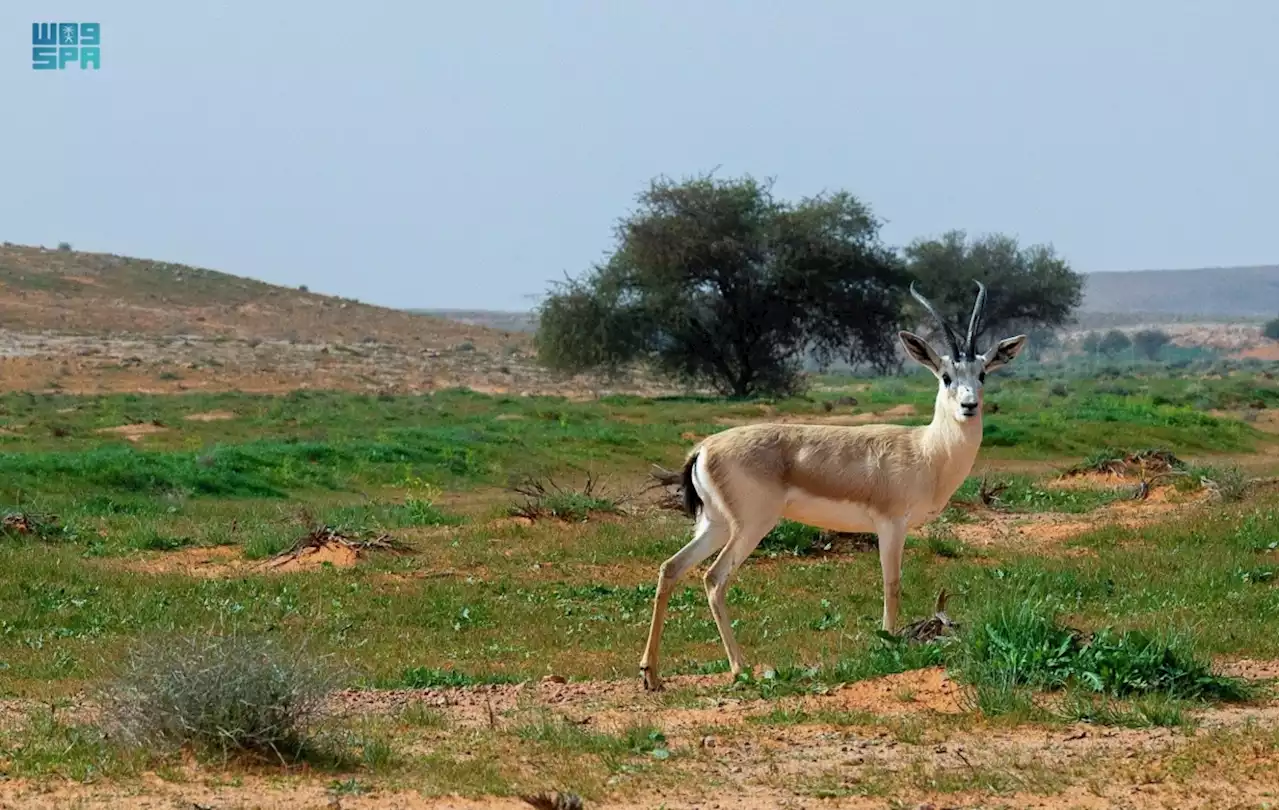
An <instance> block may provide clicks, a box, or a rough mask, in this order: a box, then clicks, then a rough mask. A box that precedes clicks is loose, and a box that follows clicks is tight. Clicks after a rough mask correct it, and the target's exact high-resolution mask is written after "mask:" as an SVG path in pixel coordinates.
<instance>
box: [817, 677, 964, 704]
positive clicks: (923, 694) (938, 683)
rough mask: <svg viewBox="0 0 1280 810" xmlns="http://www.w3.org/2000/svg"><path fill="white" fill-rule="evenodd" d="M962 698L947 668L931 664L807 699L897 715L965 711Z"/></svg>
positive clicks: (852, 684) (958, 686)
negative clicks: (818, 697) (832, 693)
mask: <svg viewBox="0 0 1280 810" xmlns="http://www.w3.org/2000/svg"><path fill="white" fill-rule="evenodd" d="M963 700H964V698H963V690H962V689H961V687H960V685H959V684H957V683H956V682H955V681H953V680H951V678H950V677H949V676H948V675H947V671H946V670H945V669H943V668H942V667H930V668H929V669H917V670H912V671H910V672H902V673H899V674H897V675H886V676H885V677H882V678H872V679H870V680H866V681H858V682H857V683H851V684H849V685H847V686H845V687H843V688H842V689H839V690H838V691H836V693H835V694H834V695H831V696H829V697H824V698H821V699H819V700H811V701H807V702H811V703H813V705H814V707H815V708H824V709H830V708H834V707H833V706H831V703H832V702H835V703H837V704H839V707H840V708H841V709H844V710H846V711H864V712H871V713H873V714H891V715H896V714H908V713H913V712H921V711H929V712H939V713H942V714H959V713H961V712H963V711H965V708H964V704H963Z"/></svg>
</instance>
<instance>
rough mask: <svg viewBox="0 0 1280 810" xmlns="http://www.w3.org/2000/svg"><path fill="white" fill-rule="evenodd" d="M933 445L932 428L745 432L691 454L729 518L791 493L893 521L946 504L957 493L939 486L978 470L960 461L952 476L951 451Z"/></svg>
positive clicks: (717, 438)
mask: <svg viewBox="0 0 1280 810" xmlns="http://www.w3.org/2000/svg"><path fill="white" fill-rule="evenodd" d="M930 437H931V434H930V432H929V431H928V429H927V428H910V427H902V426H899V425H865V426H858V427H844V426H835V425H773V424H765V425H747V426H744V427H738V428H733V429H731V430H726V431H724V432H723V433H717V434H716V435H714V436H711V437H709V438H708V439H706V440H705V441H703V442H702V444H700V445H699V446H698V447H697V448H695V449H694V451H693V454H696V455H698V456H700V458H701V459H702V463H703V464H704V465H705V469H706V471H707V475H708V477H709V478H710V483H711V484H712V486H713V487H714V488H715V489H716V491H717V492H718V494H720V496H721V497H722V499H723V500H724V507H725V508H726V510H727V511H728V512H729V513H730V514H731V515H733V514H740V513H742V512H744V511H752V510H753V508H754V506H753V501H757V499H758V497H759V494H760V491H761V490H767V491H772V492H773V493H774V494H775V495H776V497H779V498H782V497H785V494H786V492H787V491H788V490H791V489H795V490H799V491H802V492H805V493H809V494H811V495H814V496H817V497H819V498H826V499H830V500H834V501H847V502H850V503H856V504H862V505H865V506H867V507H869V508H871V509H873V510H875V511H876V512H878V513H880V514H885V515H893V514H899V513H903V512H906V511H908V510H909V509H910V507H911V506H912V505H914V504H920V503H929V504H934V503H936V502H937V501H938V500H939V499H941V500H943V501H945V500H946V499H947V498H948V497H950V495H951V492H952V491H953V490H951V491H945V492H943V491H940V490H941V489H942V487H940V484H942V483H943V481H944V480H946V481H947V482H950V480H952V479H953V478H955V477H956V476H958V477H959V479H960V480H961V481H963V480H964V476H965V475H966V474H967V473H968V466H972V462H973V455H971V454H969V453H963V452H962V453H959V454H957V456H956V457H955V459H954V460H955V462H957V463H958V464H959V465H961V466H965V468H964V469H963V471H961V470H958V469H957V470H954V471H953V474H952V475H946V473H947V472H948V470H947V469H946V466H947V465H945V464H935V463H934V460H935V457H939V456H946V455H947V451H948V450H949V449H951V448H949V446H948V445H946V444H945V443H941V442H938V441H933V442H930V441H929V439H930ZM974 449H975V450H976V448H974ZM966 458H967V461H968V465H967V466H966V465H965V461H966ZM931 473H932V474H931ZM757 502H758V501H757ZM784 516H785V514H784ZM821 528H838V527H833V526H823V527H821Z"/></svg>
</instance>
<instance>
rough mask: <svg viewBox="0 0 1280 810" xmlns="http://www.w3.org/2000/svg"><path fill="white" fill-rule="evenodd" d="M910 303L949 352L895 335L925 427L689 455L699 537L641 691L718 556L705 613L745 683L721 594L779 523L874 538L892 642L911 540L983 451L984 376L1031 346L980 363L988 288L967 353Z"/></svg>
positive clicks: (825, 428) (804, 434)
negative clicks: (933, 387)
mask: <svg viewBox="0 0 1280 810" xmlns="http://www.w3.org/2000/svg"><path fill="white" fill-rule="evenodd" d="M911 295H912V296H913V297H914V298H915V299H916V300H917V301H919V302H920V304H921V305H923V306H924V308H925V310H926V311H927V312H928V313H929V314H930V315H931V316H933V318H934V319H935V320H936V321H937V322H938V325H939V326H940V327H941V328H942V333H943V335H944V337H945V338H946V341H947V346H948V348H949V349H950V352H951V353H950V354H949V355H942V356H939V355H938V353H937V352H936V351H934V349H933V347H931V346H930V345H929V344H928V343H927V342H926V341H924V340H923V339H921V338H920V337H919V336H917V335H914V334H912V333H910V332H899V333H898V337H899V339H900V340H901V341H902V345H903V347H905V348H906V350H907V354H909V355H910V356H911V358H912V359H913V360H915V361H916V362H917V363H919V364H921V365H922V366H924V367H925V368H927V369H929V370H930V371H932V372H933V374H934V376H935V377H937V378H938V395H937V397H936V399H935V400H934V406H933V421H932V422H930V423H929V424H928V425H925V426H923V427H904V426H901V425H861V426H857V427H845V426H833V425H782V424H759V425H746V426H742V427H736V428H731V429H729V430H725V431H723V432H721V433H717V434H715V435H713V436H709V437H707V438H706V439H704V440H703V441H702V442H700V443H699V444H698V445H697V446H696V447H695V448H693V450H692V451H691V452H690V453H689V456H688V458H687V460H686V461H685V465H684V470H683V472H682V473H681V488H682V491H683V497H684V507H685V511H686V512H687V513H688V514H689V515H690V516H691V517H695V518H696V519H697V525H696V527H695V529H694V535H693V539H692V540H691V541H690V542H689V543H688V545H686V546H685V547H684V548H682V549H680V551H678V552H676V553H675V554H674V555H673V556H672V557H671V558H670V559H668V560H667V561H666V562H664V563H663V564H662V567H661V569H659V573H658V590H657V594H656V596H655V597H654V601H653V620H652V623H651V624H650V626H649V639H648V642H647V643H646V645H645V650H644V656H643V657H642V658H641V659H640V675H641V677H642V678H643V680H644V686H645V688H646V689H649V690H654V689H659V688H661V681H660V680H659V678H658V647H659V644H660V642H661V639H662V624H663V621H664V619H665V618H666V611H667V601H668V600H669V599H670V597H671V590H672V588H674V587H675V584H676V582H677V581H679V579H680V578H681V577H683V576H684V575H685V574H686V573H688V571H689V570H690V569H692V568H693V567H694V566H696V565H698V564H699V563H700V562H702V561H703V560H705V559H706V558H707V557H710V556H711V555H712V554H713V553H715V552H716V551H719V552H720V554H719V556H717V557H716V559H715V562H714V563H712V565H711V568H710V569H709V570H708V571H707V574H706V576H705V578H704V581H705V583H706V589H707V601H708V602H709V603H710V605H711V615H712V616H713V617H714V618H715V621H716V627H717V628H718V629H719V631H720V638H721V640H722V641H723V642H724V649H725V654H726V655H728V657H729V669H730V672H731V673H732V674H733V676H734V677H735V678H736V677H737V676H738V674H739V673H741V672H742V671H743V669H744V668H745V662H744V661H743V655H742V649H741V647H739V646H738V642H737V640H736V639H735V638H734V635H733V629H732V627H731V626H730V624H729V615H728V611H727V610H726V608H725V592H726V590H727V589H728V586H729V579H730V578H731V577H732V576H733V572H734V571H735V570H736V569H737V568H738V566H739V565H741V564H742V562H743V561H744V560H745V559H746V558H747V556H748V555H750V554H751V552H752V551H754V550H755V547H756V546H757V545H758V544H759V543H760V541H761V540H762V539H763V538H764V536H765V535H766V534H768V533H769V531H770V530H771V529H772V528H773V527H774V526H775V525H776V524H777V522H778V520H779V519H781V518H788V519H791V520H795V521H798V522H801V523H807V524H809V525H811V526H817V527H819V528H823V529H832V530H835V531H846V532H875V533H876V535H877V536H878V537H879V541H880V543H879V545H880V568H881V573H882V577H883V579H884V619H883V627H884V629H885V630H887V631H889V632H892V631H893V629H894V625H895V624H896V623H897V620H898V596H899V584H900V581H901V577H902V548H903V544H904V543H905V542H906V539H907V529H909V528H913V527H916V526H920V525H922V524H924V523H926V522H928V521H929V520H932V519H933V518H934V517H936V516H937V515H938V514H939V513H941V512H942V510H943V509H944V508H946V505H947V501H948V500H949V499H950V498H951V495H952V493H954V492H955V491H956V489H957V488H958V487H959V486H960V484H961V483H963V482H964V479H965V477H966V476H967V475H968V474H969V470H970V469H971V468H972V467H973V462H974V459H975V458H976V457H977V455H978V447H979V445H981V444H982V386H983V383H984V382H985V380H986V376H987V373H988V372H990V371H994V370H995V369H997V368H1000V367H1001V366H1003V365H1005V364H1007V363H1009V362H1010V361H1012V360H1013V358H1014V357H1016V356H1017V355H1018V352H1020V351H1021V350H1022V347H1023V345H1024V344H1025V343H1026V340H1027V338H1026V335H1018V336H1017V337H1011V338H1007V339H1005V340H1002V341H1000V342H999V343H997V344H996V345H995V346H993V347H991V348H990V349H988V350H987V351H986V352H984V353H981V354H979V353H978V349H977V327H978V323H979V321H980V320H981V318H982V315H983V310H984V307H985V304H986V297H987V293H986V288H985V287H983V286H982V284H981V283H978V297H977V300H976V301H975V302H974V305H973V313H972V315H971V316H970V318H969V329H968V334H967V335H966V336H965V339H964V342H963V343H961V341H960V339H959V335H958V333H957V331H956V330H955V329H953V328H952V326H951V325H950V324H949V323H947V321H946V319H944V318H943V317H942V316H941V315H939V314H938V311H937V310H936V309H935V308H934V307H933V305H932V304H931V303H929V301H928V300H927V299H926V298H925V297H924V296H922V295H920V294H919V293H918V292H916V290H915V285H914V284H913V285H912V286H911Z"/></svg>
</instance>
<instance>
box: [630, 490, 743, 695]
mask: <svg viewBox="0 0 1280 810" xmlns="http://www.w3.org/2000/svg"><path fill="white" fill-rule="evenodd" d="M728 539H729V526H728V524H727V523H725V521H724V518H722V517H721V516H720V514H719V513H718V512H717V511H715V507H714V506H712V505H711V504H706V503H704V505H703V509H702V513H701V515H699V517H698V524H697V527H696V528H695V529H694V533H693V539H692V540H690V541H689V543H688V544H686V545H685V547H684V548H682V549H680V550H679V551H677V552H676V553H675V554H674V555H672V556H671V558H670V559H668V560H667V561H666V562H664V563H663V564H662V567H661V568H660V569H658V591H657V594H656V595H655V596H654V599H653V620H652V621H651V622H650V624H649V640H648V642H647V643H646V644H645V647H644V657H642V658H641V659H640V677H641V678H642V679H643V680H644V688H645V689H647V690H649V691H655V690H657V689H661V688H662V681H661V680H660V679H659V678H658V647H659V645H660V644H661V643H662V624H663V622H664V621H665V620H666V616H667V602H668V601H669V600H670V599H671V591H672V589H673V588H675V585H676V583H677V582H678V581H679V580H680V578H681V577H683V576H684V575H685V574H687V573H688V572H689V570H690V569H692V568H694V567H695V566H696V565H697V564H698V563H700V562H702V561H703V560H705V559H706V558H708V557H710V556H711V555H712V554H714V553H715V552H716V551H717V550H718V549H719V548H720V547H721V546H723V545H724V544H725V541H727V540H728Z"/></svg>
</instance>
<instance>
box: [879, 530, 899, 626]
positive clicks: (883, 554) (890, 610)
mask: <svg viewBox="0 0 1280 810" xmlns="http://www.w3.org/2000/svg"><path fill="white" fill-rule="evenodd" d="M876 535H877V536H878V537H879V538H880V575H881V577H883V579H884V621H883V623H882V626H883V627H884V630H885V632H887V633H892V632H893V630H894V628H895V627H896V626H897V624H898V596H899V592H900V590H901V588H902V548H903V546H905V545H906V542H907V519H906V518H905V517H901V518H894V519H890V520H883V521H879V522H877V524H876Z"/></svg>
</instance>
